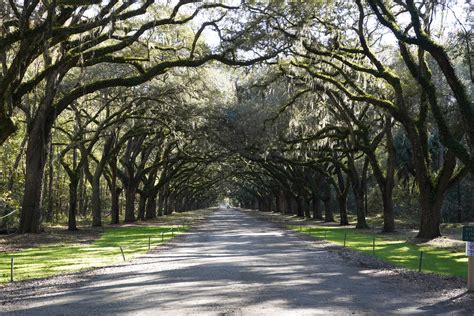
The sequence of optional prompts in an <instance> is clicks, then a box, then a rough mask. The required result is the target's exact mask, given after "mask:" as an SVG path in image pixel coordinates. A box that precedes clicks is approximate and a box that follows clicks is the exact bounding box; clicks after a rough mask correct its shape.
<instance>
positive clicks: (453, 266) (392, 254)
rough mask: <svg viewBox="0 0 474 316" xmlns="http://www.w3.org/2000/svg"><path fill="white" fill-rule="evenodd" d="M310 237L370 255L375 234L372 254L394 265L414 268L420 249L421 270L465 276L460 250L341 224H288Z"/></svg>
mask: <svg viewBox="0 0 474 316" xmlns="http://www.w3.org/2000/svg"><path fill="white" fill-rule="evenodd" d="M290 228H291V229H293V230H296V231H301V232H302V233H305V234H308V235H311V236H313V237H317V238H321V239H325V240H328V241H331V242H333V243H335V244H337V245H341V246H342V245H344V238H346V246H347V247H350V248H352V249H355V250H357V251H361V252H364V253H367V254H370V255H373V251H374V247H373V241H374V236H375V256H376V257H377V258H380V259H382V260H385V261H388V262H390V263H393V264H395V265H398V266H401V267H405V268H409V269H413V270H418V267H419V262H420V252H421V251H423V260H422V271H424V272H434V273H438V274H446V275H454V276H459V277H464V278H466V277H467V257H466V256H465V254H464V252H460V251H450V250H448V249H437V248H431V247H427V246H417V245H414V244H411V243H407V242H406V241H405V240H400V239H397V238H396V237H394V236H390V235H388V236H384V235H379V234H375V235H374V234H371V233H370V232H360V231H356V230H355V229H346V228H342V227H295V226H292V227H290Z"/></svg>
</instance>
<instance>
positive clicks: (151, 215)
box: [145, 195, 156, 219]
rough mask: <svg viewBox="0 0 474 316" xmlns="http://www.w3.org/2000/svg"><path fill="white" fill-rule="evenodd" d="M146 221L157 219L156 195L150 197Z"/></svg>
mask: <svg viewBox="0 0 474 316" xmlns="http://www.w3.org/2000/svg"><path fill="white" fill-rule="evenodd" d="M145 218H146V219H155V218H156V195H152V196H150V198H149V199H148V202H147V204H146V213H145Z"/></svg>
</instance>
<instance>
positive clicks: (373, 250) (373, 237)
mask: <svg viewBox="0 0 474 316" xmlns="http://www.w3.org/2000/svg"><path fill="white" fill-rule="evenodd" d="M372 256H374V257H375V236H372Z"/></svg>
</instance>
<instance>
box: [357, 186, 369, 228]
mask: <svg viewBox="0 0 474 316" xmlns="http://www.w3.org/2000/svg"><path fill="white" fill-rule="evenodd" d="M354 198H355V202H356V212H357V224H356V228H357V229H367V228H369V225H367V220H366V218H365V209H364V188H363V187H362V188H359V189H358V190H355V189H354Z"/></svg>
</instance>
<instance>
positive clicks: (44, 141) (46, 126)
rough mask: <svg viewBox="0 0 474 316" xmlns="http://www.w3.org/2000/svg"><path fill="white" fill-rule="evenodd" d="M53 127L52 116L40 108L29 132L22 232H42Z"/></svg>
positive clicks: (21, 215)
mask: <svg viewBox="0 0 474 316" xmlns="http://www.w3.org/2000/svg"><path fill="white" fill-rule="evenodd" d="M51 127H52V125H51V118H49V119H48V117H47V115H46V111H45V110H44V109H39V110H38V113H37V116H36V117H35V120H34V122H33V125H32V126H31V128H30V129H29V132H28V143H27V148H26V157H25V161H26V175H25V191H24V194H23V202H22V208H21V214H20V225H19V231H20V232H21V233H39V232H41V189H42V183H43V174H44V167H45V164H46V158H47V148H48V140H49V135H50V133H51Z"/></svg>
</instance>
